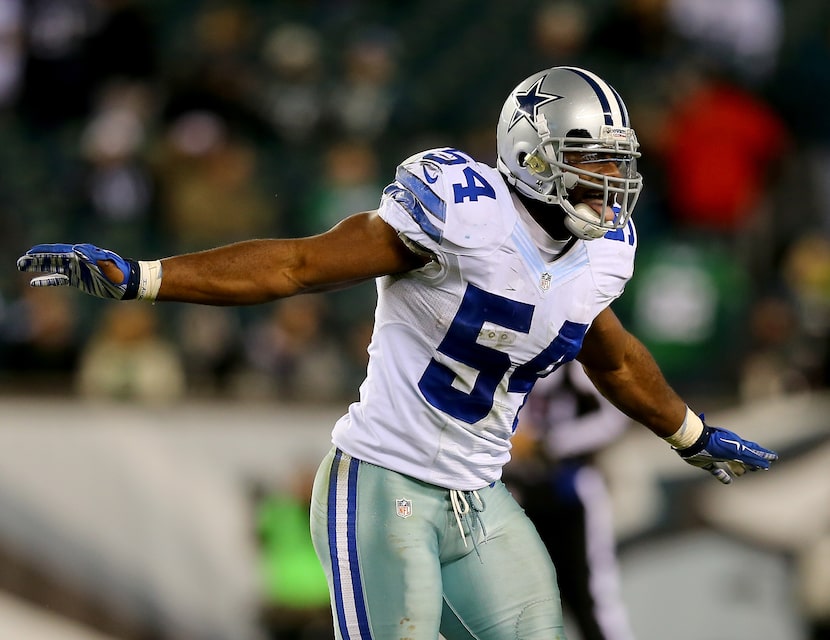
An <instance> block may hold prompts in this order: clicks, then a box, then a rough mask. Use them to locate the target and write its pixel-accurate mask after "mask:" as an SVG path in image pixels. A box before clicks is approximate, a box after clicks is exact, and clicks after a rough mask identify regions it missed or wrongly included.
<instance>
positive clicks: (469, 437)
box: [18, 67, 777, 640]
mask: <svg viewBox="0 0 830 640" xmlns="http://www.w3.org/2000/svg"><path fill="white" fill-rule="evenodd" d="M497 146H498V167H497V168H493V167H490V166H487V165H486V164H483V163H481V162H478V161H476V160H475V158H472V157H471V156H469V155H468V154H466V153H464V152H463V151H462V150H458V149H453V148H440V149H432V150H429V151H424V152H423V153H419V154H417V155H414V156H412V157H411V158H409V159H407V160H405V161H404V162H402V163H401V164H400V165H399V166H398V168H397V171H396V174H395V179H394V181H393V182H392V183H391V184H389V186H388V187H386V189H385V190H384V191H383V194H382V197H381V200H380V205H379V207H378V209H377V210H374V211H368V212H363V213H357V214H354V215H351V216H349V217H346V218H345V219H344V220H343V221H342V222H340V223H339V224H337V225H336V226H334V227H333V228H332V229H331V230H330V231H328V232H326V233H323V234H321V235H317V236H314V237H308V238H299V239H263V240H250V241H244V242H239V243H235V244H231V245H226V246H222V247H218V248H214V249H209V250H206V251H203V252H197V253H191V254H186V255H178V256H172V257H168V258H164V259H162V260H147V261H136V260H132V259H125V258H123V257H121V256H120V255H118V254H116V253H114V252H112V251H109V250H106V249H101V248H98V247H96V246H93V245H90V244H72V245H70V244H41V245H37V246H35V247H32V248H31V249H30V250H29V251H28V252H26V254H25V255H23V256H22V257H21V258H20V259H19V260H18V268H19V269H21V270H22V271H27V272H41V273H43V275H39V276H37V277H35V278H34V279H33V280H32V285H33V286H61V285H70V286H74V287H77V288H79V289H81V290H82V291H85V292H86V293H89V294H92V295H95V296H99V297H103V298H116V299H121V300H124V299H143V300H158V301H168V300H169V301H179V302H190V303H199V304H211V305H248V304H257V303H264V302H268V301H271V300H275V299H277V298H282V297H286V296H292V295H296V294H301V293H310V292H317V291H326V290H330V289H335V288H341V287H344V286H347V285H350V284H353V283H357V282H361V281H365V280H367V279H369V278H374V279H376V283H377V291H378V299H377V308H376V312H375V326H374V331H373V335H372V339H371V344H370V346H369V365H368V370H367V375H366V378H365V380H364V381H363V383H362V385H361V386H360V398H359V400H358V401H357V402H355V403H354V404H352V405H351V406H350V407H349V408H348V411H347V412H346V413H345V415H344V416H343V417H342V418H341V419H340V420H339V421H338V422H337V423H336V424H335V425H334V429H333V433H332V443H333V447H332V449H331V451H330V452H329V454H328V455H327V456H326V458H325V459H324V460H323V462H322V463H321V465H320V468H319V471H318V474H317V478H316V482H315V487H314V495H313V501H312V505H311V528H312V536H313V538H314V543H315V548H316V550H317V553H318V555H319V557H320V560H321V562H322V564H323V567H324V569H325V571H326V574H327V576H328V581H329V586H330V589H331V604H332V611H333V613H334V620H335V628H336V630H337V637H338V638H341V639H344V640H345V639H350V640H354V639H356V638H382V639H384V640H387V639H391V638H408V639H413V640H421V639H422V640H435V638H436V637H437V636H438V633H439V631H440V633H442V634H443V635H444V636H445V637H447V638H449V639H450V640H455V639H461V638H479V639H487V640H508V639H510V640H513V639H515V638H521V639H522V640H537V639H538V640H543V639H544V640H552V639H554V638H562V637H564V635H563V630H562V613H561V607H560V603H559V593H558V590H557V587H556V577H555V571H554V568H553V565H552V563H551V561H550V558H549V556H548V554H547V552H546V550H545V547H544V544H543V543H542V541H541V540H540V538H539V535H538V534H537V532H536V530H535V529H534V527H533V525H532V523H531V521H530V520H529V519H528V518H527V517H526V516H525V515H524V514H523V512H522V510H521V508H520V507H519V506H518V504H517V503H516V502H515V500H514V499H513V498H512V497H511V495H510V493H509V492H508V491H507V489H506V488H505V486H504V484H503V483H502V482H501V479H500V476H501V469H502V466H503V465H504V464H505V463H506V462H507V460H508V459H509V457H510V437H511V435H512V433H513V430H514V427H515V425H516V423H517V414H518V411H519V409H520V407H521V406H522V404H523V403H524V401H525V397H526V396H527V394H528V392H529V391H530V389H531V388H532V387H533V384H534V382H535V381H536V380H537V379H539V378H540V377H542V376H546V375H548V374H549V373H551V372H552V371H554V370H556V369H557V368H558V367H559V366H560V365H561V364H562V363H564V362H567V361H569V360H572V359H574V358H576V359H577V360H579V361H580V362H581V363H582V365H583V366H584V367H585V370H586V371H587V373H588V375H589V376H590V378H591V380H592V381H593V383H594V384H595V385H596V386H597V388H598V389H599V390H600V391H601V392H602V393H603V394H604V395H605V396H607V397H608V398H609V399H610V400H611V401H612V402H613V403H614V404H615V405H616V406H617V407H618V408H619V409H620V410H622V411H623V412H624V413H626V414H627V415H628V416H629V417H631V418H632V419H633V420H635V421H637V422H639V423H641V424H643V425H645V427H647V428H648V429H650V430H651V431H652V432H654V433H655V434H656V435H657V436H658V437H661V438H664V439H665V440H666V442H667V443H668V445H670V446H671V447H673V448H674V449H675V450H676V451H677V452H678V453H679V454H680V456H681V458H682V459H683V460H685V461H686V462H688V463H690V464H692V465H696V466H699V467H702V468H704V469H706V470H707V471H709V472H711V473H712V474H713V475H714V476H715V477H716V478H717V479H718V480H720V481H721V482H724V483H729V482H731V481H732V479H733V478H734V477H736V476H738V475H740V474H742V473H743V472H744V471H747V470H750V471H752V470H756V469H766V468H768V467H769V465H770V462H771V461H773V460H775V459H776V458H777V456H776V454H775V453H774V452H772V451H770V450H768V449H765V448H764V447H761V446H759V445H758V444H755V443H754V442H749V441H745V440H743V439H742V438H740V437H739V436H737V435H736V434H734V433H732V432H730V431H727V430H724V429H720V428H716V427H712V426H709V425H706V424H705V423H704V422H703V420H702V418H701V417H700V416H698V414H697V413H696V412H695V411H693V410H692V409H690V408H689V407H687V405H686V403H685V402H684V401H683V400H682V399H681V398H680V397H679V396H678V395H677V393H675V391H674V390H672V389H671V388H670V386H669V385H668V384H667V382H666V381H665V379H664V377H663V376H662V375H661V373H660V370H659V369H658V367H657V365H656V363H655V361H654V359H653V358H652V357H651V356H650V354H649V353H648V351H647V350H646V349H645V347H644V346H643V345H642V343H641V342H639V341H638V340H637V339H636V338H635V337H634V336H633V335H631V334H630V333H629V332H628V331H626V330H625V329H624V328H623V326H622V325H621V324H620V322H619V321H618V319H617V317H616V316H615V315H614V313H613V311H611V309H610V308H609V305H610V304H611V302H612V301H613V300H614V299H615V298H617V297H618V296H619V295H620V294H621V293H622V291H623V287H624V286H625V284H626V282H627V281H628V279H629V278H630V277H631V275H632V272H633V264H634V253H635V250H636V248H637V234H636V230H635V227H634V224H633V222H632V220H631V214H632V212H633V211H634V207H635V205H636V202H637V198H638V196H639V195H640V191H641V189H642V177H641V176H640V174H639V173H638V172H637V168H636V161H637V157H638V156H639V151H638V143H637V137H636V135H635V133H634V130H633V129H632V128H631V123H630V122H629V119H628V112H627V110H626V107H625V105H624V103H623V101H622V99H621V98H620V96H619V95H618V94H617V92H616V91H615V90H614V89H613V88H612V87H611V86H610V85H609V84H608V83H606V82H605V81H604V80H602V79H601V78H599V77H597V76H596V75H594V74H593V73H591V72H589V71H586V70H583V69H578V68H574V67H556V68H551V69H547V70H545V71H541V72H539V73H536V74H534V75H532V76H530V77H529V78H527V79H525V80H524V81H522V82H521V83H520V84H519V85H518V86H517V87H516V88H515V89H514V90H513V91H512V92H511V93H510V95H509V96H508V98H507V100H506V102H505V103H504V106H503V109H502V111H501V115H500V117H499V120H498V125H497Z"/></svg>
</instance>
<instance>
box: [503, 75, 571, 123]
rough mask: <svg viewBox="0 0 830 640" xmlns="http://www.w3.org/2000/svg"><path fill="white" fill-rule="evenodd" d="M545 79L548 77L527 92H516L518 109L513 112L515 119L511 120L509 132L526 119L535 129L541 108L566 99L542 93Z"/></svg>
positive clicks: (537, 82)
mask: <svg viewBox="0 0 830 640" xmlns="http://www.w3.org/2000/svg"><path fill="white" fill-rule="evenodd" d="M545 78H547V76H542V77H541V78H539V79H538V80H537V81H536V82H534V83H533V85H532V86H531V87H530V88H529V89H528V90H527V91H517V92H516V109H515V111H513V117H512V118H510V125H509V126H508V127H507V130H508V131H510V129H512V128H513V126H514V125H515V124H516V123H517V122H519V120H521V119H522V118H525V119H526V120H527V121H528V122H529V123H530V125H531V126H532V127H533V128H534V129H535V128H536V114H538V113H539V107H541V106H542V105H545V104H547V103H548V102H553V101H554V100H561V99H562V98H563V97H564V96H557V95H555V94H553V93H545V92H544V91H542V83H543V82H544V81H545Z"/></svg>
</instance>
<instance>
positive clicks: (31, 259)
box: [17, 244, 140, 300]
mask: <svg viewBox="0 0 830 640" xmlns="http://www.w3.org/2000/svg"><path fill="white" fill-rule="evenodd" d="M99 260H111V261H112V262H114V263H115V265H116V266H117V267H118V268H119V270H120V271H121V275H122V276H123V278H122V281H121V282H120V283H115V282H112V281H111V280H109V279H108V278H107V277H106V276H105V275H104V273H103V272H102V271H101V269H100V267H99V266H98V264H97V263H98V261H99ZM17 269H18V270H19V271H25V272H40V273H46V274H48V275H44V276H38V277H36V278H33V279H32V281H31V282H30V283H29V284H31V286H33V287H65V286H70V287H77V288H78V289H80V290H81V291H83V292H84V293H88V294H89V295H91V296H96V297H98V298H110V299H114V300H132V299H134V298H135V297H136V292H137V291H138V286H139V277H140V267H139V264H138V262H136V261H135V260H125V259H124V258H122V257H121V256H119V255H118V254H117V253H113V252H112V251H108V250H106V249H99V248H98V247H96V246H94V245H91V244H38V245H35V246H34V247H32V248H31V249H29V250H28V251H27V252H26V253H25V254H24V255H22V256H21V257H20V258H18V260H17Z"/></svg>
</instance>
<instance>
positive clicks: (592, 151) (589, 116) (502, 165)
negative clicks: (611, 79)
mask: <svg viewBox="0 0 830 640" xmlns="http://www.w3.org/2000/svg"><path fill="white" fill-rule="evenodd" d="M496 138H497V147H498V168H499V171H501V173H502V175H503V176H504V178H505V180H506V181H507V182H508V183H509V184H510V185H512V186H513V188H514V189H515V190H516V191H517V192H518V193H520V194H521V195H522V196H525V197H527V198H530V199H533V200H537V201H540V202H543V203H546V204H556V205H559V206H560V207H561V208H562V210H563V211H564V213H565V220H564V222H565V226H566V227H567V230H568V231H569V232H570V233H572V234H573V235H575V236H577V237H579V238H583V239H593V238H599V237H602V236H604V235H605V234H606V233H608V232H609V231H614V230H618V229H622V228H623V227H625V226H626V225H627V224H628V221H629V219H630V217H631V214H632V212H633V210H634V206H635V204H636V203H637V199H638V198H639V195H640V191H641V190H642V186H643V182H642V176H640V174H639V173H637V167H636V160H637V158H638V157H639V156H640V153H639V151H638V149H639V144H638V142H637V137H636V135H635V134H634V130H633V129H631V128H630V127H629V120H628V111H627V109H626V107H625V104H624V103H623V101H622V98H621V97H620V96H619V94H618V93H617V92H616V91H615V90H614V89H613V87H611V86H610V85H609V84H608V83H606V82H605V81H604V80H602V79H601V78H599V77H598V76H596V75H595V74H593V73H591V72H589V71H586V70H584V69H579V68H576V67H553V68H550V69H547V70H545V71H540V72H538V73H536V74H534V75H532V76H530V77H528V78H526V79H525V80H524V81H522V82H521V83H519V85H518V86H517V87H516V88H515V89H514V90H513V91H512V92H511V94H510V96H508V98H507V100H506V101H505V103H504V105H503V107H502V111H501V115H500V117H499V123H498V125H497V135H496Z"/></svg>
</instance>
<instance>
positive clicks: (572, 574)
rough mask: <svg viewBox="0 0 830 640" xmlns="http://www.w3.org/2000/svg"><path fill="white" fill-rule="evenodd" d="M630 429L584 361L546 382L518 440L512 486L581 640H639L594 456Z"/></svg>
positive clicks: (530, 404) (509, 477)
mask: <svg viewBox="0 0 830 640" xmlns="http://www.w3.org/2000/svg"><path fill="white" fill-rule="evenodd" d="M628 425H629V420H628V418H627V417H626V416H625V415H623V414H622V413H620V412H619V411H618V410H617V409H616V408H615V407H614V406H613V405H612V404H611V403H610V402H608V401H607V400H606V399H605V398H603V397H602V396H601V395H600V394H599V393H598V392H597V390H596V389H595V388H594V386H593V384H592V383H591V381H590V380H589V379H588V376H587V375H585V372H584V371H583V369H582V366H581V365H580V364H579V363H577V362H569V363H568V364H566V365H565V366H563V367H562V368H560V369H559V370H558V371H557V372H555V373H553V374H551V375H550V376H548V377H547V378H542V379H540V380H539V381H538V382H537V383H536V386H535V387H534V388H533V391H531V393H530V396H529V397H528V401H527V404H526V405H525V408H524V409H523V410H522V413H521V417H520V423H519V426H518V428H517V429H516V433H515V435H514V436H513V439H512V443H513V449H512V455H513V459H512V460H511V462H510V463H509V464H508V465H507V466H506V467H505V469H504V473H505V482H506V483H507V485H508V487H509V488H510V491H511V492H512V493H513V495H514V496H515V497H516V499H517V500H518V501H519V503H520V504H521V505H522V507H523V508H524V510H525V512H526V513H527V515H528V516H529V517H530V519H531V520H532V521H533V523H534V524H535V525H536V529H537V530H538V531H539V534H540V535H541V536H542V540H543V542H544V543H545V546H546V547H547V549H548V551H549V553H550V554H551V557H552V558H553V564H554V566H555V567H556V576H557V581H558V583H559V591H560V594H561V596H562V604H563V606H564V607H565V610H566V611H568V612H569V613H571V615H572V616H573V618H574V620H575V622H576V624H577V626H578V628H579V637H580V638H582V640H633V638H634V635H633V632H632V631H631V628H630V626H629V622H628V615H627V613H626V610H625V605H624V603H623V600H622V595H621V593H620V584H619V573H618V569H617V560H616V548H615V547H616V541H615V537H614V526H613V513H612V512H611V501H610V496H609V494H608V488H607V486H606V481H605V478H604V475H603V472H602V470H601V469H600V468H599V467H598V466H597V465H596V460H595V457H596V455H597V454H598V453H599V452H601V451H602V450H603V449H604V448H605V447H607V446H609V445H610V444H611V443H613V442H614V441H616V440H617V439H618V438H619V437H620V436H621V435H622V434H623V432H624V431H625V429H626V427H627V426H628Z"/></svg>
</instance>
